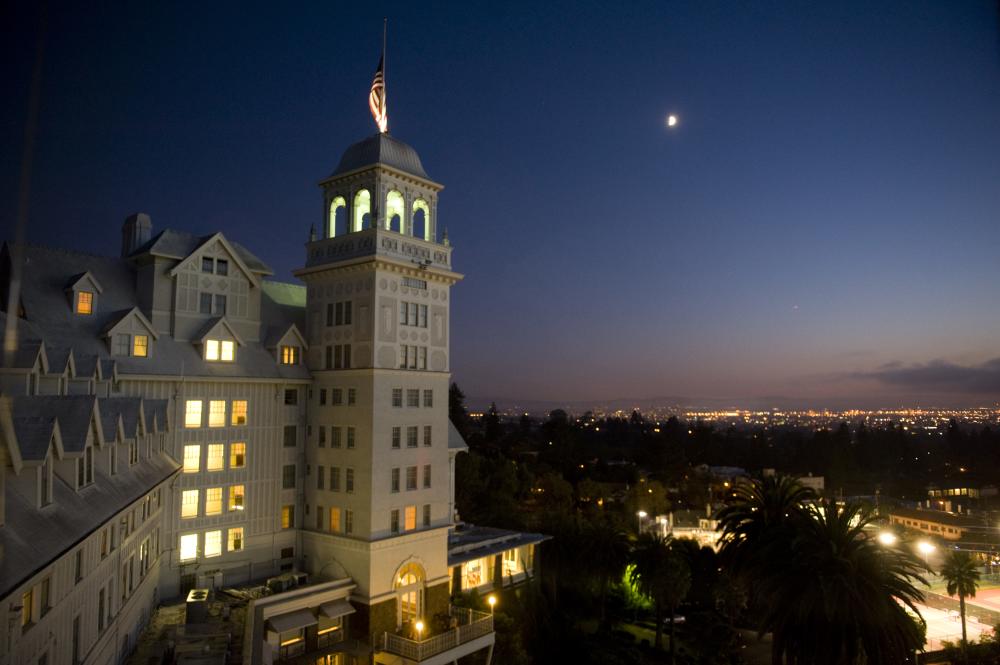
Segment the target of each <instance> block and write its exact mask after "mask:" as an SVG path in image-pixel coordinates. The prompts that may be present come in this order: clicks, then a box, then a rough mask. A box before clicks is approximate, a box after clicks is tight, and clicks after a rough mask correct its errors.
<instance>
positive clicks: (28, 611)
mask: <svg viewBox="0 0 1000 665" xmlns="http://www.w3.org/2000/svg"><path fill="white" fill-rule="evenodd" d="M34 597H35V594H34V590H33V589H29V590H28V591H25V592H24V593H22V594H21V628H28V627H29V626H31V622H32V618H31V615H32V613H33V612H34V609H35V608H34V607H33V606H34ZM11 604H12V605H13V603H11Z"/></svg>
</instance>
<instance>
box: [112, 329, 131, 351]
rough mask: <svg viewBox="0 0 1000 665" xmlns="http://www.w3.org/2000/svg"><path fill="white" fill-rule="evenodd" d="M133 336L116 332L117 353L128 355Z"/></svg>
mask: <svg viewBox="0 0 1000 665" xmlns="http://www.w3.org/2000/svg"><path fill="white" fill-rule="evenodd" d="M131 341H132V338H131V336H130V335H126V334H124V333H115V355H116V356H127V355H128V352H129V349H130V345H131Z"/></svg>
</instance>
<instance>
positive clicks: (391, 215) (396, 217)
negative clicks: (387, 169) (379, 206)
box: [385, 190, 406, 233]
mask: <svg viewBox="0 0 1000 665" xmlns="http://www.w3.org/2000/svg"><path fill="white" fill-rule="evenodd" d="M405 211H406V204H405V203H403V195H402V194H400V193H399V192H397V191H396V190H392V191H391V192H389V193H388V194H386V196H385V219H386V222H388V224H387V225H386V226H387V227H388V228H389V230H390V231H395V232H396V233H402V232H403V213H404V212H405Z"/></svg>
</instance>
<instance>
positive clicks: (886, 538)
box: [878, 531, 899, 547]
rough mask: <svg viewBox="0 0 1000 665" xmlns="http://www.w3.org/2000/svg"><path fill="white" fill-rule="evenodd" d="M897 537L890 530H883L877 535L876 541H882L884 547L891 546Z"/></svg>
mask: <svg viewBox="0 0 1000 665" xmlns="http://www.w3.org/2000/svg"><path fill="white" fill-rule="evenodd" d="M898 540H899V538H897V537H896V534H894V533H893V532H892V531H883V532H882V533H880V534H879V535H878V542H880V543H882V544H883V545H885V546H886V547H892V546H893V545H895V544H896V542H897V541H898Z"/></svg>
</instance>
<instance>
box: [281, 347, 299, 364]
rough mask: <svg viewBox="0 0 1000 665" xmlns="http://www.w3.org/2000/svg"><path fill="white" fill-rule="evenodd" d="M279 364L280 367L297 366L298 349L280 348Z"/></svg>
mask: <svg viewBox="0 0 1000 665" xmlns="http://www.w3.org/2000/svg"><path fill="white" fill-rule="evenodd" d="M281 364H282V365H298V364H299V347H297V346H282V347H281Z"/></svg>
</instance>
